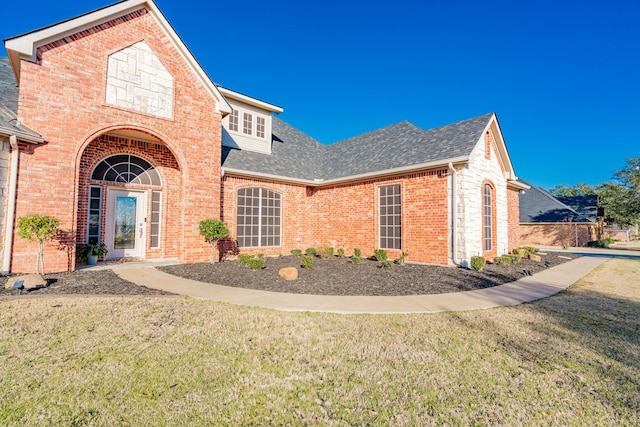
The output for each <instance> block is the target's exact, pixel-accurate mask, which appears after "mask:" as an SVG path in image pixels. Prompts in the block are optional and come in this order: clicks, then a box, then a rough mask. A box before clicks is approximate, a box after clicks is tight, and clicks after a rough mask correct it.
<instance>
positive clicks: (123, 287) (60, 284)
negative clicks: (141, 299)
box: [0, 270, 173, 297]
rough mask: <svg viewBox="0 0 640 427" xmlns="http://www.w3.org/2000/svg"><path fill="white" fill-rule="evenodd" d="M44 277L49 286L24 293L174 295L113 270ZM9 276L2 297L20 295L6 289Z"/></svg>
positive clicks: (0, 286) (1, 286) (1, 287)
mask: <svg viewBox="0 0 640 427" xmlns="http://www.w3.org/2000/svg"><path fill="white" fill-rule="evenodd" d="M44 278H45V279H46V280H47V282H49V286H48V287H46V288H41V289H34V290H31V291H26V290H25V291H23V293H22V294H23V295H55V294H79V295H173V294H171V293H169V292H164V291H159V290H156V289H150V288H146V287H144V286H138V285H136V284H134V283H131V282H128V281H126V280H124V279H121V278H120V276H118V275H117V274H115V273H114V272H113V271H111V270H99V271H89V270H79V271H73V272H67V273H54V274H46V275H45V276H44ZM5 283H7V278H6V277H2V278H0V297H3V296H13V295H18V291H16V290H13V289H5V288H4V285H5Z"/></svg>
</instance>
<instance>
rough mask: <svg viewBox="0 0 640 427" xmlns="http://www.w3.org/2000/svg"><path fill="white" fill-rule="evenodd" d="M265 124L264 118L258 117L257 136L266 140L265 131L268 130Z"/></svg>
mask: <svg viewBox="0 0 640 427" xmlns="http://www.w3.org/2000/svg"><path fill="white" fill-rule="evenodd" d="M265 122H266V120H265V118H264V117H260V116H256V136H257V137H258V138H264V131H265V129H266V126H265Z"/></svg>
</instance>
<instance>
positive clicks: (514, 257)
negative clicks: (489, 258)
mask: <svg viewBox="0 0 640 427" xmlns="http://www.w3.org/2000/svg"><path fill="white" fill-rule="evenodd" d="M503 256H506V257H509V258H511V262H512V263H514V264H517V263H519V262H520V261H522V256H521V255H519V254H512V255H503Z"/></svg>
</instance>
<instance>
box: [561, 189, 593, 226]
mask: <svg viewBox="0 0 640 427" xmlns="http://www.w3.org/2000/svg"><path fill="white" fill-rule="evenodd" d="M557 199H558V200H560V202H561V203H564V204H565V205H567V206H569V207H570V208H571V209H573V210H574V211H576V212H578V213H579V214H580V215H582V216H584V217H586V218H588V219H589V220H590V221H592V222H595V220H596V218H597V216H598V196H597V195H595V194H592V195H589V196H567V197H558V198H557Z"/></svg>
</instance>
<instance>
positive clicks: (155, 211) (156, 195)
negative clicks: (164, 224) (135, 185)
mask: <svg viewBox="0 0 640 427" xmlns="http://www.w3.org/2000/svg"><path fill="white" fill-rule="evenodd" d="M161 213H162V191H152V192H151V221H150V222H151V224H150V227H149V231H150V233H149V247H150V248H159V247H160V214H161Z"/></svg>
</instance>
